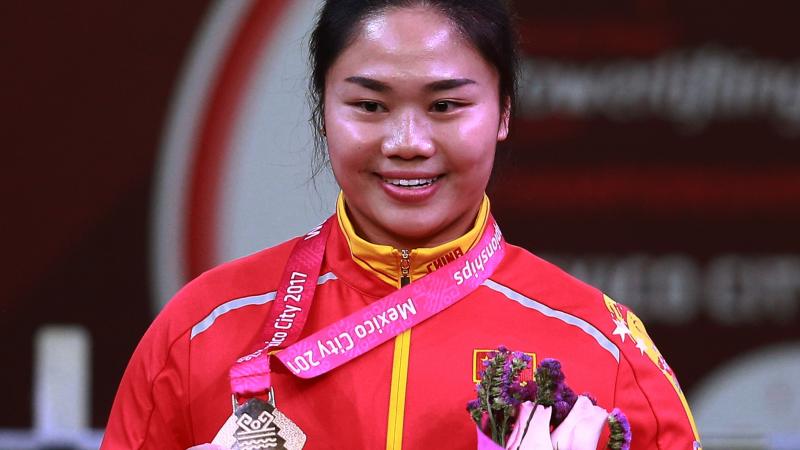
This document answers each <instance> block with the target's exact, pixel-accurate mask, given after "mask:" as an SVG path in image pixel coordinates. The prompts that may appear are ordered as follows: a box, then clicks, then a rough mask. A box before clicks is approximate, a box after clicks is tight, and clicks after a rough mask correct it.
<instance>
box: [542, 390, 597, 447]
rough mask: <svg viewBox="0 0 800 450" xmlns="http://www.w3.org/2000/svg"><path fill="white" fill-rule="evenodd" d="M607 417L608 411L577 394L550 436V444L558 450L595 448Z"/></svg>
mask: <svg viewBox="0 0 800 450" xmlns="http://www.w3.org/2000/svg"><path fill="white" fill-rule="evenodd" d="M607 418H608V411H606V410H605V409H603V408H601V407H599V406H596V405H593V404H592V401H591V400H589V399H588V398H587V397H585V396H583V395H581V396H579V397H578V400H577V401H576V402H575V406H573V407H572V411H570V413H569V414H568V415H567V418H566V419H564V421H563V422H562V423H561V425H559V426H558V428H556V429H555V431H553V434H552V435H551V436H550V438H551V440H552V446H553V447H555V448H558V449H559V450H567V449H570V450H584V449H589V450H594V449H596V448H597V441H599V440H600V432H601V431H602V430H603V427H604V426H605V424H606V419H607Z"/></svg>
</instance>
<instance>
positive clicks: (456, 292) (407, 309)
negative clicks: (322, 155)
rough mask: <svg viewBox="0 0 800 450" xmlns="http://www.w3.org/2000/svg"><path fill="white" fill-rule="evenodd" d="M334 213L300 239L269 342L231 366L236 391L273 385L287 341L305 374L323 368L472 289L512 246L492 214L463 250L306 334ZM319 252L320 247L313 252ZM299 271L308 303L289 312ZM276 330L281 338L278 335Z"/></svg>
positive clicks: (292, 363) (291, 365) (290, 363)
mask: <svg viewBox="0 0 800 450" xmlns="http://www.w3.org/2000/svg"><path fill="white" fill-rule="evenodd" d="M332 219H333V217H332V218H331V219H328V221H326V222H325V224H323V225H322V230H321V231H319V232H318V235H315V236H312V238H313V239H309V238H308V237H307V238H306V240H304V241H300V242H299V243H298V244H297V246H296V247H295V249H294V250H293V252H292V255H291V256H290V257H289V261H288V263H287V265H286V269H285V271H284V274H283V277H282V279H281V284H280V285H279V286H280V289H279V290H278V293H277V296H276V297H275V302H279V301H281V300H283V302H284V303H285V304H284V305H283V306H284V308H278V307H276V306H277V305H273V307H272V310H271V311H270V317H269V319H270V320H268V321H267V324H268V325H267V333H266V334H267V339H266V340H265V344H266V346H265V347H263V348H262V349H260V350H258V351H256V352H254V353H252V354H250V355H248V356H245V357H243V358H240V359H239V361H237V363H236V364H235V365H234V366H233V368H231V388H232V389H233V392H234V393H235V394H239V395H251V396H252V395H257V394H260V393H264V392H265V391H266V390H268V389H269V388H270V379H269V355H270V354H271V353H275V350H280V349H282V350H281V351H280V352H279V353H277V354H276V355H275V356H276V357H277V358H278V360H279V361H280V362H281V363H283V365H285V366H286V367H287V368H288V369H289V370H290V371H291V372H292V373H293V374H295V375H296V376H298V377H301V378H313V377H316V376H318V375H322V374H324V373H326V372H329V371H331V370H333V369H335V368H337V367H339V366H341V365H343V364H345V363H347V362H349V361H351V360H352V359H354V358H356V357H358V356H360V355H362V354H364V353H367V352H368V351H370V350H372V349H373V348H375V347H377V346H378V345H380V344H382V343H384V342H386V341H388V340H390V339H392V338H394V337H395V336H397V335H398V334H400V333H402V332H403V331H405V330H407V329H409V328H411V327H413V326H415V325H417V324H419V323H421V322H423V321H425V320H426V319H428V318H430V317H432V316H434V315H436V314H438V313H439V312H441V311H443V310H444V309H446V308H447V307H449V306H452V305H454V304H455V303H457V302H458V301H459V300H461V299H462V298H464V297H466V296H467V295H468V294H469V293H471V292H472V291H474V290H475V289H477V288H478V286H480V285H481V284H482V283H483V282H484V281H486V279H487V278H489V277H490V276H491V275H492V273H494V270H495V269H496V268H497V266H498V265H499V264H500V261H502V259H503V255H504V253H505V251H504V242H503V236H502V234H501V233H500V228H499V227H498V226H497V224H496V223H495V221H494V218H492V217H491V215H490V216H489V219H488V222H487V224H486V227H485V229H484V232H483V235H482V236H481V239H480V241H478V244H477V245H475V246H474V247H473V248H472V249H471V250H470V251H468V252H467V253H466V254H465V255H464V256H463V257H461V258H459V259H458V260H456V261H453V262H452V263H450V264H448V265H446V266H444V267H442V268H440V269H439V270H437V271H436V272H433V273H431V274H428V275H426V276H425V277H424V278H422V279H420V280H419V281H415V282H414V283H411V284H409V285H407V286H406V287H404V288H402V289H399V290H397V291H394V292H392V293H391V294H389V295H387V296H386V297H383V298H382V299H380V300H378V301H376V302H374V303H372V304H370V305H369V306H366V307H364V308H362V309H361V310H359V311H356V312H355V313H353V314H350V315H349V316H347V317H344V318H342V319H340V320H338V321H336V322H334V323H332V324H331V325H328V326H327V327H325V328H323V329H321V330H319V331H317V332H315V333H313V334H311V335H309V336H307V337H305V338H304V339H302V340H299V341H298V340H297V338H298V337H299V334H300V332H301V331H302V325H304V324H305V321H306V319H307V318H308V311H309V307H310V303H311V300H312V296H313V291H314V289H313V288H314V287H316V283H317V277H318V276H319V272H320V268H321V264H322V255H323V254H324V251H325V249H324V244H325V241H326V239H325V238H324V237H323V234H324V235H325V237H326V236H327V233H329V232H330V227H331V226H333V224H332ZM315 230H319V227H318V228H317V229H315ZM314 232H315V231H314V230H312V232H311V233H309V234H312V233H314ZM309 241H312V242H309ZM318 242H319V243H321V244H322V245H321V246H320V245H318V244H317V243H318ZM312 252H319V254H314V255H313V258H312V256H311V255H310V253H312ZM312 263H313V264H315V266H314V269H312V268H311V264H312ZM301 269H306V270H308V271H307V272H304V271H302V270H301ZM298 272H300V273H303V274H307V277H305V278H304V279H307V280H311V281H313V283H309V284H308V285H304V286H303V289H302V290H301V292H302V299H301V301H302V302H303V303H302V305H297V307H299V308H300V309H298V310H294V309H292V308H289V309H290V310H291V311H289V312H290V313H291V314H295V315H293V316H291V317H288V316H286V311H287V305H290V306H295V305H294V304H293V303H287V299H286V294H288V293H290V289H291V286H292V285H291V282H292V280H293V278H292V276H293V274H296V273H298ZM312 272H313V273H312ZM294 279H297V276H295V278H294ZM296 283H299V282H296ZM293 290H294V291H297V289H296V288H295V289H293ZM289 300H292V299H289ZM276 311H277V312H276ZM301 316H302V317H301ZM288 319H292V323H291V324H289V325H290V326H291V328H290V329H289V330H287V331H285V336H284V335H283V334H279V333H280V332H281V331H282V330H280V329H276V327H278V326H284V324H283V322H281V320H288ZM275 336H278V338H279V340H280V342H276V341H275ZM290 339H291V340H290Z"/></svg>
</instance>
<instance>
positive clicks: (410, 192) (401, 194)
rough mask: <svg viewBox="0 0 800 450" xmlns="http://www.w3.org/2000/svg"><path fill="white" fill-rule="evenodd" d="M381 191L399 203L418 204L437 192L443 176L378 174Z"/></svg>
mask: <svg viewBox="0 0 800 450" xmlns="http://www.w3.org/2000/svg"><path fill="white" fill-rule="evenodd" d="M378 177H379V180H380V185H381V187H382V188H383V191H384V192H385V193H386V194H387V195H388V196H389V197H390V198H392V199H394V200H395V201H398V202H401V203H419V202H423V201H425V200H428V199H430V198H431V197H433V195H434V194H435V193H436V191H438V190H439V185H440V183H439V181H440V180H441V179H442V178H443V177H444V175H435V176H430V175H428V174H399V173H398V174H378Z"/></svg>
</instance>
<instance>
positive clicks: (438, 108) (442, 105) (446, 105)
mask: <svg viewBox="0 0 800 450" xmlns="http://www.w3.org/2000/svg"><path fill="white" fill-rule="evenodd" d="M457 106H458V105H457V104H455V103H454V102H451V101H446V100H441V101H438V102H435V103H434V104H433V105H432V106H431V110H432V111H434V112H438V113H445V112H450V111H452V110H453V109H454V108H456V107H457Z"/></svg>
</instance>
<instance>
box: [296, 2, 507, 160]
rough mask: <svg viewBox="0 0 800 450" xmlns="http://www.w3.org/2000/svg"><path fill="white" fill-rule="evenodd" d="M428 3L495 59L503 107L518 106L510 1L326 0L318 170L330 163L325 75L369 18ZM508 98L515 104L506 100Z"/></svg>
mask: <svg viewBox="0 0 800 450" xmlns="http://www.w3.org/2000/svg"><path fill="white" fill-rule="evenodd" d="M416 6H422V7H428V8H433V9H435V10H438V11H440V12H441V13H442V14H443V15H444V16H446V17H447V18H449V19H450V21H451V22H452V23H453V24H454V25H455V27H456V28H457V29H458V30H459V31H460V32H461V33H462V34H463V35H464V36H465V37H466V38H467V40H468V41H469V42H470V43H472V45H474V46H475V48H476V49H477V50H478V52H479V53H480V54H481V56H483V58H484V59H485V60H486V61H487V62H489V63H490V64H492V65H493V66H494V67H495V69H496V70H497V73H498V74H499V78H500V81H499V83H500V86H499V92H500V109H501V111H503V110H505V109H506V108H507V107H509V112H510V111H513V110H514V106H515V103H516V91H517V67H518V62H517V59H518V55H517V35H516V32H515V30H514V27H513V23H512V22H513V20H512V17H511V12H510V9H509V7H508V6H507V4H506V1H505V0H326V1H325V4H324V5H323V6H322V8H321V9H320V11H319V13H318V15H317V22H316V26H315V27H314V30H313V31H312V33H311V41H310V43H309V50H310V53H309V61H310V63H311V80H310V82H309V100H310V103H311V125H312V128H313V130H314V133H315V140H314V143H315V150H316V151H315V152H314V173H318V172H319V171H320V170H321V169H322V168H323V167H324V166H325V163H326V162H327V154H326V152H325V151H324V140H323V136H322V129H323V126H324V114H325V111H324V100H325V77H326V76H327V74H328V70H329V69H330V68H331V66H332V65H333V63H334V61H336V58H338V57H339V54H341V53H342V51H344V49H345V48H346V47H347V46H348V45H349V44H350V43H351V41H352V40H353V39H354V36H355V34H356V32H357V31H358V30H359V27H360V26H361V24H362V23H363V21H364V20H365V19H367V18H369V17H372V16H375V15H378V14H381V13H383V12H385V11H386V10H388V9H391V8H410V7H416ZM506 99H508V100H509V101H510V104H506V101H507V100H506Z"/></svg>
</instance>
